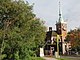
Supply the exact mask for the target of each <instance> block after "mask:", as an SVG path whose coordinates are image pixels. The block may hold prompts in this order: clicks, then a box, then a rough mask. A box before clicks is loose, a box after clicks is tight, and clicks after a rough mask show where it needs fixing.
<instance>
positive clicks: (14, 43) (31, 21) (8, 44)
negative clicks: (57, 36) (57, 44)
mask: <svg viewBox="0 0 80 60" xmlns="http://www.w3.org/2000/svg"><path fill="white" fill-rule="evenodd" d="M32 7H33V6H32V5H31V6H30V5H29V3H28V2H26V3H25V2H24V1H21V0H19V1H13V0H0V60H30V56H36V52H37V51H38V49H39V47H42V46H43V44H44V38H45V30H46V27H45V26H44V23H43V21H41V20H40V19H39V18H37V17H36V15H35V14H34V13H33V11H32ZM2 56H3V58H2Z"/></svg>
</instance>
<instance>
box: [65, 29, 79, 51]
mask: <svg viewBox="0 0 80 60" xmlns="http://www.w3.org/2000/svg"><path fill="white" fill-rule="evenodd" d="M68 34H69V35H68V36H67V39H66V40H67V41H70V42H71V46H72V49H73V50H77V51H80V28H78V29H76V30H71V31H70V32H68Z"/></svg>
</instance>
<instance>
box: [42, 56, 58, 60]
mask: <svg viewBox="0 0 80 60" xmlns="http://www.w3.org/2000/svg"><path fill="white" fill-rule="evenodd" d="M43 59H45V60H57V59H56V58H53V57H43Z"/></svg>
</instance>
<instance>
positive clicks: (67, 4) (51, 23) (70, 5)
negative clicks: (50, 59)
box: [27, 0, 80, 30]
mask: <svg viewBox="0 0 80 60" xmlns="http://www.w3.org/2000/svg"><path fill="white" fill-rule="evenodd" d="M27 1H28V2H29V3H30V4H33V3H34V8H33V11H34V13H35V14H36V16H37V17H39V18H41V19H43V20H44V21H45V25H46V26H47V27H53V29H54V30H55V23H56V21H58V17H59V16H58V9H59V1H60V0H27ZM61 8H62V15H63V19H64V20H65V21H67V24H68V30H70V29H74V28H75V27H80V0H61Z"/></svg>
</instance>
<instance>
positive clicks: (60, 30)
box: [56, 2, 67, 54]
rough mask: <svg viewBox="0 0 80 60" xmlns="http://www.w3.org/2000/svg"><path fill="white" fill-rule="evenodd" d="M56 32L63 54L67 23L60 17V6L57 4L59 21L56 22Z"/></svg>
mask: <svg viewBox="0 0 80 60" xmlns="http://www.w3.org/2000/svg"><path fill="white" fill-rule="evenodd" d="M56 31H57V34H58V35H60V37H61V52H62V54H65V52H66V47H65V46H66V45H65V41H64V40H65V38H66V36H67V23H66V22H65V21H64V19H63V17H62V11H61V5H60V2H59V20H58V21H57V22H56Z"/></svg>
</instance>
